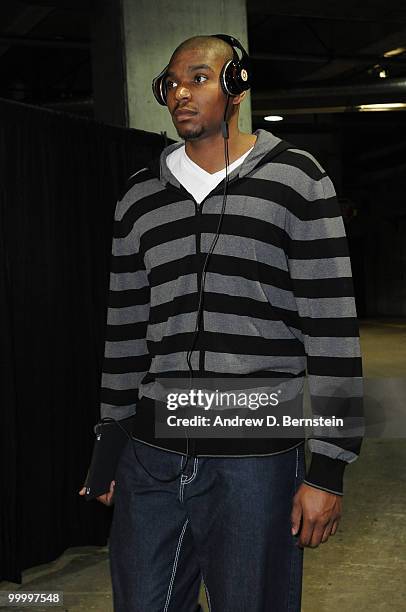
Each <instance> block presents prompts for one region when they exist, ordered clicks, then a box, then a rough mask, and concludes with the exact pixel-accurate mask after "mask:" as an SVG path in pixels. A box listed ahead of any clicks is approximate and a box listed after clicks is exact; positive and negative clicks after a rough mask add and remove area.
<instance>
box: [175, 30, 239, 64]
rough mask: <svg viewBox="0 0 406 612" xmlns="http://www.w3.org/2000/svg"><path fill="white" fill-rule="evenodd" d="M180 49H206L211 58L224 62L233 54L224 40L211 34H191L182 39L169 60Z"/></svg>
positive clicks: (231, 57)
mask: <svg viewBox="0 0 406 612" xmlns="http://www.w3.org/2000/svg"><path fill="white" fill-rule="evenodd" d="M181 51H206V52H209V53H210V54H211V55H212V57H213V58H216V59H217V58H218V59H221V60H222V62H224V63H225V62H228V61H229V60H231V59H233V56H234V53H233V48H232V47H231V46H230V45H229V44H228V43H226V42H225V40H221V38H214V37H213V36H193V37H192V38H188V39H187V40H184V41H183V42H182V43H180V45H179V46H178V47H176V49H175V51H174V52H173V53H172V57H171V60H170V61H172V60H173V59H174V57H175V56H176V55H177V54H178V53H180V52H181Z"/></svg>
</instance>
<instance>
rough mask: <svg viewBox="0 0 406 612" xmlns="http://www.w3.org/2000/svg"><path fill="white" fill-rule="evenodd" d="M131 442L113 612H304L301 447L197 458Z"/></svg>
mask: <svg viewBox="0 0 406 612" xmlns="http://www.w3.org/2000/svg"><path fill="white" fill-rule="evenodd" d="M131 444H134V447H135V450H136V453H137V456H138V457H139V459H140V461H141V462H142V464H143V465H144V466H145V467H146V468H147V469H148V471H149V472H150V473H152V474H153V475H154V476H157V477H158V478H161V479H168V478H171V477H173V476H175V475H176V474H177V473H178V472H179V471H180V469H181V467H183V465H184V464H185V462H186V461H185V457H184V456H183V455H180V454H177V453H174V452H171V451H165V450H161V449H157V448H154V447H152V446H149V445H147V444H144V443H142V442H139V441H134V440H133V441H129V442H128V444H127V446H126V447H125V449H124V451H123V454H122V456H121V459H120V462H119V466H118V469H117V473H116V489H115V504H114V513H113V522H112V526H111V532H110V540H109V549H110V570H111V577H112V585H113V596H114V610H115V612H197V610H199V607H198V605H197V601H198V594H199V586H200V582H201V580H203V583H204V586H205V589H206V595H207V600H208V603H209V609H210V610H211V611H212V612H299V611H300V602H301V590H302V567H303V550H302V549H300V548H298V547H297V545H296V540H297V536H292V535H291V522H290V512H291V508H292V498H293V496H294V494H295V492H296V490H297V488H298V487H299V485H300V484H301V482H302V480H303V479H304V473H305V457H304V445H303V444H300V445H299V446H297V447H295V448H293V449H291V450H288V451H285V452H283V453H280V454H277V455H271V456H265V457H264V456H263V457H238V458H234V457H197V458H194V459H189V461H188V463H187V468H186V471H187V473H186V475H184V476H182V477H178V478H177V479H176V480H175V481H174V482H170V483H160V482H158V481H156V480H154V479H153V478H151V477H150V476H149V475H148V474H147V473H146V472H145V470H144V469H143V467H141V465H140V463H139V461H138V460H137V459H136V457H135V455H134V452H133V449H132V448H131Z"/></svg>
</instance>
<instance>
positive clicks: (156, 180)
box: [101, 130, 362, 494]
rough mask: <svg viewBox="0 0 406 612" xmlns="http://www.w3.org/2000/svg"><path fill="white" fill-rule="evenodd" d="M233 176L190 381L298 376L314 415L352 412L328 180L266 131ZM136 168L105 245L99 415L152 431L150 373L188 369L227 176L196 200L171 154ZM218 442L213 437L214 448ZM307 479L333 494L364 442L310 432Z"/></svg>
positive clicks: (250, 444) (269, 446)
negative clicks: (304, 380)
mask: <svg viewBox="0 0 406 612" xmlns="http://www.w3.org/2000/svg"><path fill="white" fill-rule="evenodd" d="M255 134H256V135H257V141H256V143H255V145H254V148H253V150H252V151H251V153H250V154H249V155H248V156H247V157H246V159H245V160H244V162H243V163H242V164H241V165H240V166H239V167H238V168H236V169H235V170H234V171H233V172H232V173H231V174H230V176H229V186H228V197H227V205H226V210H225V215H224V218H223V222H222V226H221V233H220V236H219V239H218V242H217V243H216V247H215V250H214V253H213V254H212V255H211V258H210V263H209V266H208V270H207V274H206V279H205V287H204V309H203V317H202V329H201V332H200V334H199V336H198V342H197V344H196V346H195V350H194V352H193V354H192V360H191V363H192V367H193V370H194V371H196V372H198V375H199V377H200V376H204V375H208V376H217V377H218V378H221V377H225V376H238V377H243V376H246V377H257V378H265V377H266V376H267V375H270V376H272V375H275V374H279V375H281V376H286V377H300V376H302V377H303V375H304V373H305V372H306V370H307V376H308V384H309V390H310V396H311V401H312V410H313V413H315V414H318V415H323V410H324V407H325V405H327V404H328V405H329V414H331V405H332V404H331V403H332V402H333V405H334V407H335V412H334V414H335V416H336V417H340V416H348V415H350V414H355V413H356V414H357V415H358V416H359V413H360V410H361V409H362V408H361V402H362V399H361V396H362V378H361V377H362V366H361V356H360V346H359V335H358V324H357V319H356V310H355V303H354V293H353V285H352V277H351V265H350V259H349V255H348V247H347V240H346V237H345V230H344V224H343V220H342V216H341V213H340V208H339V205H338V203H337V199H336V196H335V192H334V187H333V185H332V182H331V180H330V179H329V177H328V176H327V175H326V173H325V172H324V170H323V168H322V167H321V166H320V165H319V163H318V162H317V161H316V160H315V159H314V157H313V156H312V155H310V154H309V153H307V152H306V151H302V150H298V149H296V148H295V147H293V146H291V145H290V144H289V143H287V142H286V141H283V140H280V139H279V138H277V137H275V136H274V135H272V134H271V133H269V132H267V131H265V130H258V131H257V132H255ZM179 146H181V143H175V144H172V145H170V146H168V147H166V148H165V149H164V151H163V152H162V154H161V156H160V159H159V160H156V162H153V163H152V164H151V165H150V166H149V167H147V168H144V169H142V170H140V171H138V172H136V173H135V174H134V175H133V176H132V177H131V178H130V179H129V182H128V185H127V187H126V190H125V193H124V195H123V196H122V197H121V199H120V200H119V202H118V203H117V207H116V212H115V221H114V235H113V245H112V258H111V273H110V290H109V298H108V314H107V331H106V342H105V356H104V363H103V373H102V391H101V401H102V404H101V416H102V418H103V417H111V418H114V419H119V420H121V419H127V418H128V417H132V416H133V415H135V416H134V419H133V420H134V423H135V425H134V430H133V433H134V436H135V437H136V438H138V439H140V440H144V441H146V442H148V443H151V444H154V445H155V446H158V447H161V448H166V449H168V450H174V451H177V452H184V446H185V444H184V440H177V439H171V440H162V439H157V438H155V437H154V420H153V406H154V404H153V400H154V399H155V397H156V395H155V384H156V383H155V379H156V377H159V376H163V377H165V376H171V377H178V376H183V377H185V378H187V377H188V376H189V369H188V367H187V361H186V356H187V351H188V350H189V348H190V347H191V344H192V341H193V337H194V330H195V323H196V314H197V307H198V292H197V288H198V286H199V283H200V275H201V273H202V268H203V263H204V260H205V258H206V255H207V252H208V250H209V248H210V245H211V244H212V241H213V238H214V236H215V234H216V229H217V225H218V222H219V214H220V211H221V208H222V202H223V187H224V184H223V182H222V183H220V184H219V185H218V186H217V187H216V188H215V189H214V190H213V191H212V192H211V193H210V194H209V195H208V196H207V197H206V198H205V199H204V200H203V202H201V204H197V203H196V202H195V200H194V199H193V197H192V196H191V194H190V193H188V192H187V191H186V190H185V189H184V188H183V187H182V186H181V185H180V184H179V182H178V181H177V179H176V178H175V177H174V176H173V175H172V174H171V172H170V171H169V169H168V167H167V165H166V161H165V160H166V157H167V156H168V154H169V153H171V152H172V151H173V150H174V149H175V148H176V147H179ZM220 442H221V443H220ZM302 442H303V440H298V439H297V438H296V439H294V440H292V439H290V440H286V439H275V438H268V439H244V440H242V439H232V440H231V439H228V440H223V441H219V440H218V439H199V440H197V441H195V454H196V455H197V456H217V455H228V456H236V455H237V456H247V455H269V454H274V453H277V452H281V451H283V450H286V449H288V448H292V447H293V446H295V445H297V444H298V443H302ZM308 445H309V448H310V450H311V452H312V460H311V464H310V467H309V469H308V471H307V475H306V482H307V483H309V484H312V485H314V486H316V487H319V488H322V489H325V490H328V491H332V492H335V493H339V494H341V493H342V490H343V483H342V481H343V473H344V468H345V466H346V465H347V463H351V462H353V461H354V460H356V458H357V457H358V454H359V451H360V447H361V437H341V436H340V437H339V438H329V439H326V438H324V439H319V438H316V437H314V438H311V439H309V441H308Z"/></svg>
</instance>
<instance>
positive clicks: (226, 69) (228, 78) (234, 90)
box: [220, 60, 249, 96]
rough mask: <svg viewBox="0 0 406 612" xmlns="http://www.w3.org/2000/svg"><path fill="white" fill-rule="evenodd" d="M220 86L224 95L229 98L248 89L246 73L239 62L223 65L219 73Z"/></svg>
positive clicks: (232, 61)
mask: <svg viewBox="0 0 406 612" xmlns="http://www.w3.org/2000/svg"><path fill="white" fill-rule="evenodd" d="M220 81H221V86H222V88H223V91H224V93H226V94H228V95H230V96H238V94H240V93H242V92H243V91H245V90H246V89H249V81H248V72H247V70H246V69H245V68H244V67H243V66H242V65H241V62H235V61H234V60H230V61H229V62H227V63H226V64H224V66H223V69H222V71H221V73H220Z"/></svg>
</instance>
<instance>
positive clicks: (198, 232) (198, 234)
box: [167, 174, 240, 372]
mask: <svg viewBox="0 0 406 612" xmlns="http://www.w3.org/2000/svg"><path fill="white" fill-rule="evenodd" d="M239 178H240V177H239V175H238V174H237V175H236V176H234V177H233V178H232V179H231V181H229V182H228V184H229V185H231V184H232V183H234V181H236V180H238V179H239ZM222 182H223V181H222ZM168 185H170V187H171V188H172V189H175V190H176V191H180V192H181V193H182V194H185V195H187V196H188V199H190V200H192V201H193V203H194V205H195V217H196V218H197V222H198V228H197V230H196V254H197V255H198V256H199V259H200V257H201V255H202V250H201V248H202V244H201V242H202V230H201V222H200V220H201V216H202V209H203V204H204V203H205V202H206V200H208V199H209V198H210V197H212V196H213V195H222V193H223V192H224V185H223V186H222V187H221V189H220V185H221V183H220V185H217V186H216V187H215V188H214V189H213V190H212V191H211V192H210V193H208V194H207V196H206V197H205V198H204V199H203V200H202V201H201V202H200V204H199V203H198V202H196V200H195V199H194V197H193V196H192V194H191V193H189V191H187V190H186V189H184V188H183V187H180V188H179V187H175V185H172V183H167V186H168ZM206 256H207V253H206ZM202 276H203V269H202V266H200V267H199V270H198V272H197V288H198V289H199V287H200V286H201V282H202ZM203 295H204V294H203ZM197 297H198V299H199V294H198V296H197ZM197 306H199V303H198V304H197ZM200 321H201V326H200ZM197 329H198V330H200V331H204V307H202V313H201V318H200V320H199V321H198V328H197ZM204 357H205V351H204V350H199V372H203V371H204Z"/></svg>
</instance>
